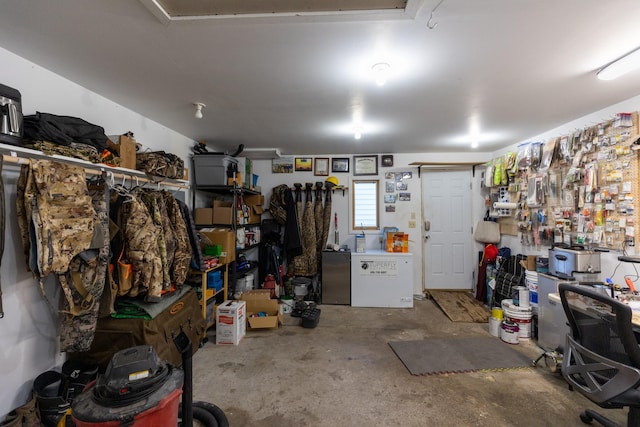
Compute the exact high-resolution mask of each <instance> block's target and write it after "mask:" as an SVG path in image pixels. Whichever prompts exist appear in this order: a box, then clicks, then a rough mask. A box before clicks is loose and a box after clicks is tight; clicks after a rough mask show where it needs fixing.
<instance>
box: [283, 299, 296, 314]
mask: <svg viewBox="0 0 640 427" xmlns="http://www.w3.org/2000/svg"><path fill="white" fill-rule="evenodd" d="M280 302H281V304H280V308H281V309H282V314H291V312H292V311H293V306H294V305H295V303H296V302H295V301H294V300H293V298H291V297H290V296H283V297H282V298H280Z"/></svg>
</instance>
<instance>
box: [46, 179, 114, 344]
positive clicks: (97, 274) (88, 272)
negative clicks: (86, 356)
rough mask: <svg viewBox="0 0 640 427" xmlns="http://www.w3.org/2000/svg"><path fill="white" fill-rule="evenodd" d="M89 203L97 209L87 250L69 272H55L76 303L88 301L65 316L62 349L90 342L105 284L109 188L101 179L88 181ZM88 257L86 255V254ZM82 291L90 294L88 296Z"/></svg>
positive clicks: (67, 307) (107, 250)
mask: <svg viewBox="0 0 640 427" xmlns="http://www.w3.org/2000/svg"><path fill="white" fill-rule="evenodd" d="M88 191H89V195H90V196H91V202H92V206H93V208H94V209H95V211H96V214H97V216H98V220H97V222H96V227H95V230H96V233H94V238H93V241H92V243H91V245H90V249H89V251H85V254H84V255H82V256H77V257H75V258H74V259H73V260H72V261H71V264H70V266H69V271H68V272H66V273H64V274H61V275H58V276H57V279H58V281H59V282H62V281H66V283H67V286H68V287H69V289H70V290H71V295H72V297H73V300H74V301H75V303H80V304H81V305H82V303H83V302H85V301H88V302H89V303H88V306H83V308H86V311H85V312H84V313H83V314H81V315H79V316H69V315H67V316H65V317H64V318H63V319H62V325H61V328H60V349H61V351H70V352H75V351H87V350H89V348H90V347H91V343H92V342H93V337H94V331H95V329H96V324H97V321H98V311H99V308H100V301H101V296H102V294H103V291H104V287H105V283H106V280H105V279H106V273H107V266H108V264H109V205H108V198H107V194H108V190H107V186H106V184H105V182H104V180H103V179H102V178H98V179H94V180H92V181H90V182H89V184H88ZM89 253H90V254H91V257H88V256H87V255H88V254H89ZM85 292H86V293H87V294H88V295H90V296H91V297H90V299H87V295H86V294H85ZM64 304H65V305H64V307H63V312H69V311H70V309H71V307H69V306H68V303H67V301H66V300H64Z"/></svg>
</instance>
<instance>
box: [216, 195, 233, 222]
mask: <svg viewBox="0 0 640 427" xmlns="http://www.w3.org/2000/svg"><path fill="white" fill-rule="evenodd" d="M212 224H229V225H231V224H233V203H232V202H227V201H224V200H214V201H213V223H212Z"/></svg>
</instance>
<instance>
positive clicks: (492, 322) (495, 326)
mask: <svg viewBox="0 0 640 427" xmlns="http://www.w3.org/2000/svg"><path fill="white" fill-rule="evenodd" d="M501 324H502V320H500V319H498V318H497V317H493V316H491V317H489V333H490V334H491V336H493V337H500V325H501Z"/></svg>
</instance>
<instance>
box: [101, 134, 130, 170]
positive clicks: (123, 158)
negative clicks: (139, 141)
mask: <svg viewBox="0 0 640 427" xmlns="http://www.w3.org/2000/svg"><path fill="white" fill-rule="evenodd" d="M116 141H118V142H116ZM107 148H109V149H110V150H113V151H115V152H116V153H118V157H120V167H122V168H127V169H133V170H135V169H136V140H135V139H133V138H130V137H128V136H126V135H109V138H107Z"/></svg>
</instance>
